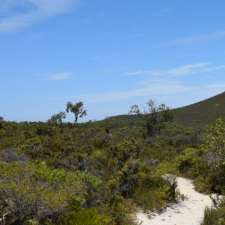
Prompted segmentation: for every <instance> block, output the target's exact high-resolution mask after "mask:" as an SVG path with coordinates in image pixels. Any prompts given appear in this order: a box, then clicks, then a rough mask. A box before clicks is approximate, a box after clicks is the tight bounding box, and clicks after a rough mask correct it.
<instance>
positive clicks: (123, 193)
mask: <svg viewBox="0 0 225 225" xmlns="http://www.w3.org/2000/svg"><path fill="white" fill-rule="evenodd" d="M148 118H150V119H152V118H151V117H148ZM147 122H149V121H146V122H144V123H140V124H135V123H133V124H131V125H121V124H116V123H112V122H109V121H107V120H106V121H101V122H90V123H85V124H75V125H74V124H69V123H68V124H66V123H60V124H58V123H13V122H5V121H1V122H0V172H1V174H0V205H1V208H0V216H1V217H2V219H4V221H5V223H6V225H11V224H18V225H23V224H39V225H40V224H41V225H52V224H54V225H70V224H71V225H72V224H73V225H79V224H82V225H89V224H90V225H132V224H135V218H134V212H135V210H136V209H137V207H140V208H144V209H146V210H153V209H154V210H156V209H159V208H161V207H165V206H166V205H167V203H168V202H170V201H175V200H176V196H175V195H174V186H173V185H172V184H170V183H168V182H167V181H165V180H164V179H163V178H162V177H161V174H157V173H156V168H157V167H158V165H159V164H160V163H161V162H162V161H164V160H168V159H172V158H173V157H174V155H175V154H177V152H179V151H182V149H183V148H184V146H189V145H190V146H192V145H193V143H192V135H193V133H192V132H191V131H190V130H186V129H183V128H180V127H178V126H176V125H175V124H172V123H171V122H169V121H165V120H162V122H161V121H159V123H163V124H161V126H159V124H158V123H157V121H156V125H157V126H158V128H157V129H156V130H157V132H156V133H155V134H154V135H152V133H151V134H149V132H148V126H146V123H147ZM153 125H154V124H152V125H151V126H153ZM159 128H160V132H159ZM153 130H154V129H152V131H153ZM174 137H175V138H174Z"/></svg>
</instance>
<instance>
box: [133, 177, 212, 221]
mask: <svg viewBox="0 0 225 225" xmlns="http://www.w3.org/2000/svg"><path fill="white" fill-rule="evenodd" d="M177 185H178V190H179V192H180V193H181V194H183V195H184V196H185V197H186V199H185V200H184V201H182V202H180V203H178V204H174V205H173V206H171V207H169V208H167V209H166V211H165V212H163V213H162V214H160V215H155V216H153V217H151V218H149V216H148V215H146V214H144V213H143V212H139V213H137V219H138V222H139V223H140V224H141V225H201V223H202V220H203V216H204V211H205V208H206V207H210V206H212V201H211V199H210V197H209V196H208V195H204V194H201V193H199V192H197V191H195V189H194V185H193V183H192V181H191V180H188V179H185V178H180V177H178V178H177Z"/></svg>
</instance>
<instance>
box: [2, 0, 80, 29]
mask: <svg viewBox="0 0 225 225" xmlns="http://www.w3.org/2000/svg"><path fill="white" fill-rule="evenodd" d="M78 1H79V0H0V12H2V14H3V16H2V17H1V18H0V32H10V31H17V30H20V29H22V28H24V27H27V26H30V25H32V24H33V23H36V22H38V21H40V20H42V19H45V18H47V17H50V16H55V15H59V14H63V13H65V12H67V11H69V10H71V9H72V8H73V6H74V5H75V4H76V3H78ZM21 8H22V9H23V10H21ZM19 9H20V10H19ZM3 12H4V13H3Z"/></svg>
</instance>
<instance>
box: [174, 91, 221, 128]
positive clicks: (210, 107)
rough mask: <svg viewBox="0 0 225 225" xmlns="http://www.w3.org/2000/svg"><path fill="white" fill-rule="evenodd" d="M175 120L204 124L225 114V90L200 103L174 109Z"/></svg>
mask: <svg viewBox="0 0 225 225" xmlns="http://www.w3.org/2000/svg"><path fill="white" fill-rule="evenodd" d="M174 113H175V120H176V121H177V122H178V123H181V124H184V125H189V126H202V125H207V124H209V123H211V122H213V121H214V120H215V119H216V118H218V117H220V116H225V92H224V93H222V94H219V95H216V96H214V97H212V98H209V99H206V100H203V101H200V102H198V103H195V104H192V105H189V106H186V107H182V108H178V109H175V110H174Z"/></svg>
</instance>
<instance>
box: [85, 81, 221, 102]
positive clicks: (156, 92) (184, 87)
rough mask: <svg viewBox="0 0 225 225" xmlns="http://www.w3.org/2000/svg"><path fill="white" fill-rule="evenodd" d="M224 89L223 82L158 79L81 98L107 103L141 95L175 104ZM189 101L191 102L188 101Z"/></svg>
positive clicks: (86, 100) (204, 96)
mask: <svg viewBox="0 0 225 225" xmlns="http://www.w3.org/2000/svg"><path fill="white" fill-rule="evenodd" d="M224 90H225V83H224V82H220V83H212V84H201V85H189V84H185V83H182V82H176V81H174V82H173V81H164V80H161V81H158V82H154V83H152V82H151V83H148V84H146V85H145V86H140V87H138V88H134V89H130V90H124V91H114V92H106V93H99V94H95V95H94V94H93V95H85V96H82V98H81V99H83V100H84V101H85V102H87V103H88V104H89V103H90V104H91V103H103V102H106V103H109V102H118V101H126V100H129V99H133V98H137V97H141V98H147V99H157V100H159V101H166V102H172V103H175V105H176V100H177V99H180V98H181V102H182V98H183V99H185V97H187V96H189V97H190V99H191V97H194V96H199V97H203V98H206V97H210V96H213V95H215V94H218V93H221V92H223V91H224ZM190 103H191V102H190Z"/></svg>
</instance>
